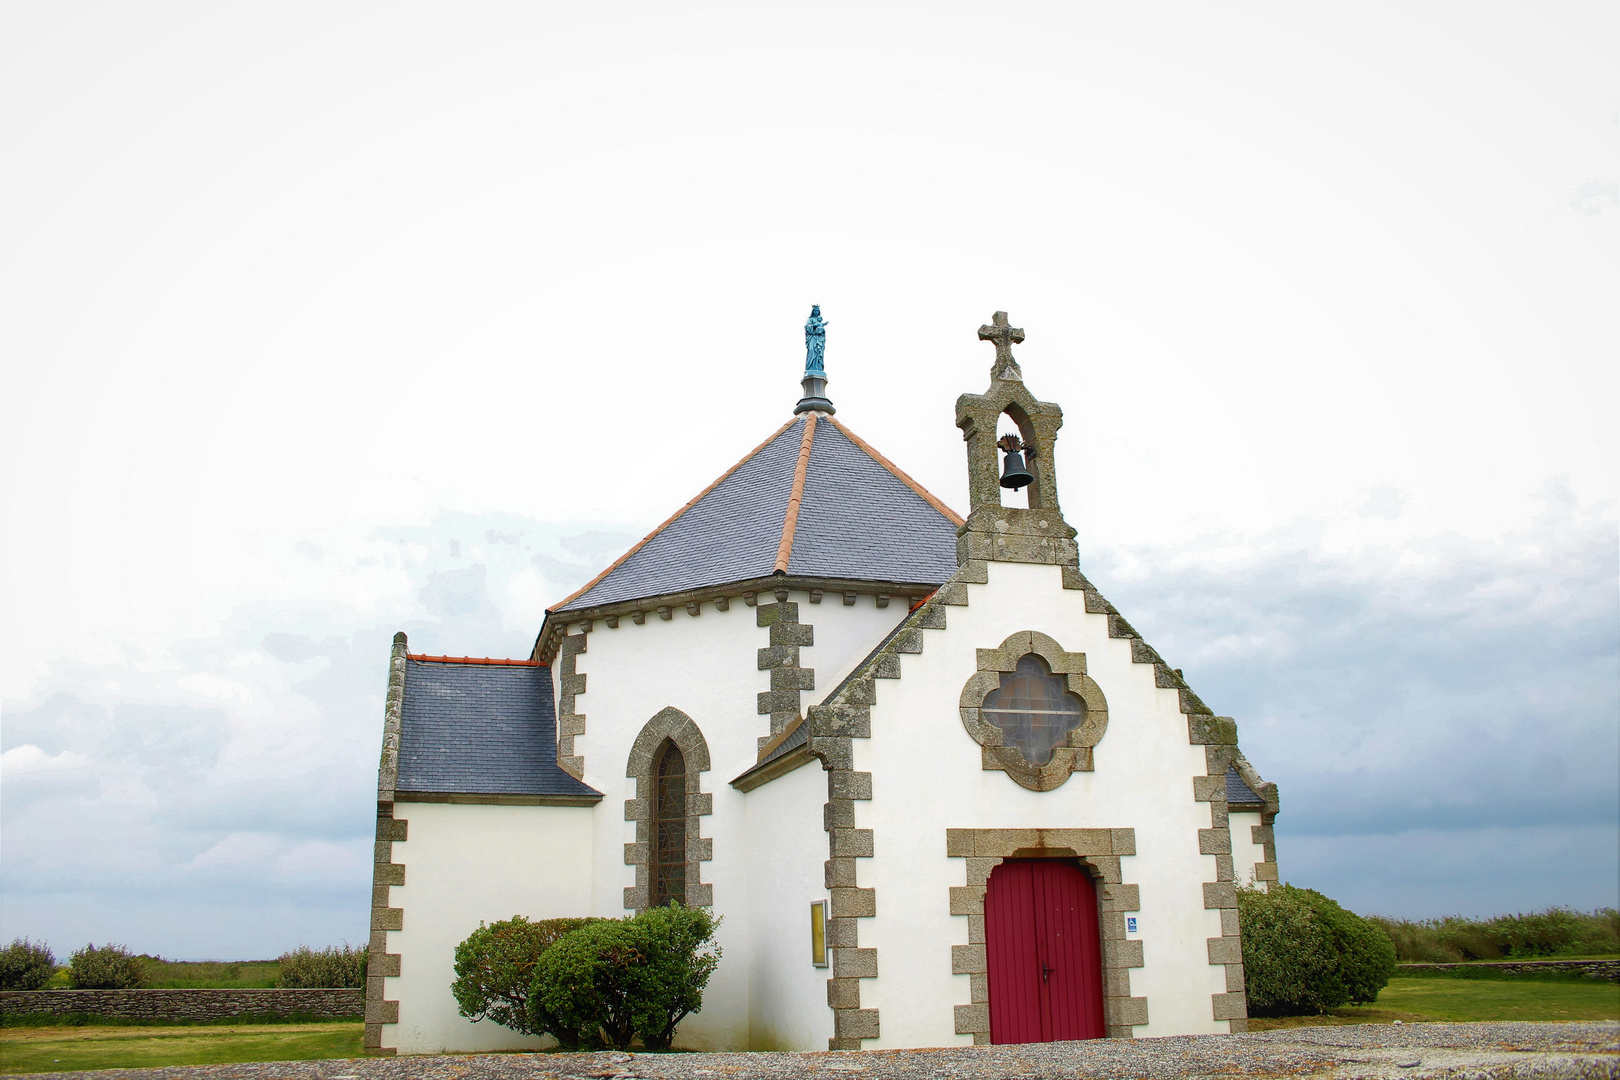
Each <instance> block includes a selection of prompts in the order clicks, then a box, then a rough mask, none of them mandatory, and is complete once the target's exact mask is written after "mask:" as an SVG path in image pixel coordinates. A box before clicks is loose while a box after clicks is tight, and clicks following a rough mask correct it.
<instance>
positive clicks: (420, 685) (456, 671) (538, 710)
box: [396, 656, 601, 799]
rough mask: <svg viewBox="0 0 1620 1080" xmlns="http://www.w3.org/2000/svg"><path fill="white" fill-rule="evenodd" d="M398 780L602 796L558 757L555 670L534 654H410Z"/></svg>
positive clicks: (447, 790)
mask: <svg viewBox="0 0 1620 1080" xmlns="http://www.w3.org/2000/svg"><path fill="white" fill-rule="evenodd" d="M396 787H397V790H398V791H400V792H401V793H406V792H415V793H432V794H441V795H453V794H469V795H470V794H477V795H512V796H577V797H581V798H598V799H599V798H601V793H600V792H598V791H596V790H595V789H594V788H592V787H590V786H589V785H586V784H583V783H581V782H580V781H578V780H576V779H574V778H573V777H572V776H570V775H569V774H568V773H566V772H564V771H563V770H562V768H561V767H560V766H559V765H558V764H557V719H556V709H555V706H554V704H553V701H552V692H551V675H550V672H548V671H547V670H546V669H545V668H544V667H543V666H541V665H539V664H535V663H532V662H528V661H502V662H478V661H451V660H449V659H448V658H432V659H430V658H422V657H414V656H412V657H408V658H407V659H406V670H405V700H404V703H403V707H402V709H401V713H400V739H399V779H398V781H397V782H396Z"/></svg>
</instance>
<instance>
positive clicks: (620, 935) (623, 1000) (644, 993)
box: [529, 905, 720, 1050]
mask: <svg viewBox="0 0 1620 1080" xmlns="http://www.w3.org/2000/svg"><path fill="white" fill-rule="evenodd" d="M719 925H720V921H719V920H718V919H717V918H715V917H714V916H713V915H712V914H710V913H709V912H708V911H707V910H705V909H703V908H688V907H681V906H679V905H671V906H669V907H661V908H652V909H649V910H648V911H645V912H643V913H642V914H640V915H637V916H635V917H634V918H630V919H623V920H616V921H603V922H596V923H592V924H590V925H588V926H584V927H581V928H580V929H578V930H575V931H574V932H572V933H570V934H566V935H564V936H563V937H561V938H559V939H558V940H557V941H556V942H555V943H554V944H553V945H552V946H551V948H549V949H547V950H546V951H545V953H544V954H543V955H542V956H541V957H540V962H539V963H538V964H537V965H536V967H535V977H534V985H533V987H532V989H531V994H530V999H529V1010H530V1015H531V1018H532V1019H531V1023H535V1024H538V1023H540V1022H541V1021H540V1019H539V1018H540V1017H542V1016H544V1017H545V1018H546V1019H545V1021H544V1022H546V1023H549V1024H551V1025H552V1026H551V1027H550V1028H549V1029H548V1030H550V1031H551V1033H552V1034H553V1035H556V1036H557V1038H558V1041H559V1042H562V1043H563V1044H564V1045H565V1046H569V1045H575V1046H578V1045H591V1044H601V1045H605V1046H611V1047H615V1048H617V1049H621V1050H622V1049H626V1048H628V1047H629V1046H630V1043H631V1042H632V1041H633V1040H634V1039H635V1038H637V1037H639V1038H640V1039H641V1041H642V1044H643V1045H644V1046H646V1047H647V1048H648V1049H650V1050H660V1049H667V1048H668V1047H669V1044H670V1042H671V1040H672V1039H673V1038H674V1036H675V1028H676V1025H678V1024H679V1023H680V1022H681V1020H682V1019H684V1018H685V1017H686V1016H687V1015H688V1014H690V1013H694V1012H697V1011H698V1010H699V1009H701V1008H702V1007H703V989H704V987H705V986H706V985H707V984H708V981H709V976H710V975H711V974H713V972H714V969H715V965H717V964H718V963H719V962H720V949H719V947H718V946H717V945H715V944H714V934H715V930H716V929H717V928H718V927H719ZM565 1034H566V1036H567V1037H566V1038H565Z"/></svg>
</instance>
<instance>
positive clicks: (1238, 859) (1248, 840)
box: [1229, 814, 1266, 889]
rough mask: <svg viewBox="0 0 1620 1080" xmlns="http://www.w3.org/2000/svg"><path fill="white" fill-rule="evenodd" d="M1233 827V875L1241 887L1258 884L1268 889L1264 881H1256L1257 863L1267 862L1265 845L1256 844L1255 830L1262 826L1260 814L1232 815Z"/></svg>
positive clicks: (1230, 818) (1230, 821)
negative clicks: (1255, 870) (1255, 868)
mask: <svg viewBox="0 0 1620 1080" xmlns="http://www.w3.org/2000/svg"><path fill="white" fill-rule="evenodd" d="M1229 823H1230V825H1231V827H1232V873H1233V876H1235V877H1236V878H1237V883H1238V884H1239V885H1251V884H1258V885H1259V886H1260V887H1261V888H1262V889H1264V888H1265V887H1266V883H1265V882H1264V881H1261V882H1256V881H1255V880H1254V867H1255V864H1256V863H1263V862H1265V861H1266V849H1265V847H1264V845H1261V844H1257V843H1255V842H1254V829H1256V828H1257V827H1259V825H1260V815H1259V814H1232V815H1230V816H1229Z"/></svg>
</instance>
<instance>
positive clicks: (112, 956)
mask: <svg viewBox="0 0 1620 1080" xmlns="http://www.w3.org/2000/svg"><path fill="white" fill-rule="evenodd" d="M68 981H69V982H70V983H71V984H72V985H73V989H75V990H132V989H134V988H136V987H138V986H144V985H145V984H146V969H145V965H143V964H142V963H141V958H140V957H138V956H135V955H133V954H132V953H131V952H130V951H129V950H128V949H126V948H124V947H123V946H122V945H102V946H99V947H98V946H95V945H86V946H85V947H84V948H82V949H80V950H78V951H77V952H75V953H74V954H73V955H72V956H70V957H68Z"/></svg>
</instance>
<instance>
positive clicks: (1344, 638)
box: [1084, 485, 1620, 914]
mask: <svg viewBox="0 0 1620 1080" xmlns="http://www.w3.org/2000/svg"><path fill="white" fill-rule="evenodd" d="M1542 503H1543V511H1542V513H1540V514H1539V515H1538V516H1536V517H1535V518H1533V519H1531V520H1528V521H1525V522H1524V523H1522V526H1521V527H1520V528H1518V529H1515V530H1513V531H1511V532H1509V533H1507V534H1506V535H1504V536H1501V537H1499V538H1495V539H1491V540H1477V539H1476V540H1470V539H1467V538H1464V537H1460V536H1456V535H1443V536H1437V537H1427V538H1413V539H1408V540H1404V541H1401V542H1400V543H1397V544H1391V545H1384V546H1378V545H1372V546H1366V547H1362V548H1358V549H1355V550H1353V551H1347V552H1342V553H1338V554H1334V553H1330V552H1327V551H1325V550H1324V548H1323V547H1322V546H1321V545H1320V544H1319V543H1317V542H1315V541H1313V540H1312V539H1311V537H1312V536H1313V535H1314V534H1316V533H1317V531H1316V530H1312V529H1293V530H1289V529H1283V530H1278V531H1276V532H1274V533H1271V534H1268V535H1265V536H1261V537H1258V538H1254V539H1252V540H1245V541H1242V542H1233V541H1230V540H1228V541H1223V542H1213V541H1212V542H1208V543H1205V544H1203V545H1200V546H1197V547H1195V548H1191V549H1183V550H1179V551H1159V550H1153V549H1145V548H1144V549H1137V550H1132V551H1127V552H1102V553H1097V554H1096V555H1094V556H1092V557H1091V558H1090V559H1088V560H1085V563H1084V565H1085V569H1086V570H1087V572H1088V574H1089V575H1090V576H1091V577H1092V579H1093V581H1094V582H1095V583H1096V584H1097V585H1098V586H1099V587H1100V588H1102V589H1103V591H1104V593H1105V594H1106V595H1108V597H1109V598H1110V599H1111V600H1112V601H1113V602H1114V603H1115V604H1116V605H1118V606H1119V607H1120V609H1121V611H1122V612H1123V613H1124V614H1125V615H1126V617H1127V618H1128V619H1129V620H1130V621H1131V622H1132V623H1133V624H1134V625H1135V626H1136V627H1137V629H1138V630H1140V631H1141V632H1142V633H1143V634H1144V636H1146V637H1147V638H1148V640H1149V641H1150V642H1152V643H1153V644H1154V645H1155V646H1156V647H1157V648H1158V649H1159V650H1160V652H1161V653H1163V654H1164V655H1165V656H1166V658H1167V659H1168V660H1169V662H1170V663H1172V664H1176V665H1180V666H1182V668H1183V671H1184V672H1185V674H1186V677H1187V679H1188V680H1189V682H1190V683H1191V685H1192V686H1193V687H1194V688H1195V689H1196V690H1197V691H1198V693H1199V695H1200V696H1201V697H1202V698H1203V699H1204V700H1205V702H1206V703H1207V704H1209V706H1210V707H1211V708H1213V709H1214V710H1215V711H1216V712H1217V713H1222V714H1229V715H1232V716H1234V717H1235V718H1236V719H1237V720H1238V724H1239V733H1240V738H1241V739H1242V745H1243V748H1244V752H1245V753H1246V754H1247V755H1248V757H1249V758H1250V759H1251V760H1252V761H1253V762H1254V764H1255V765H1256V766H1257V767H1258V768H1259V770H1260V772H1261V773H1262V775H1264V776H1265V777H1266V778H1267V779H1269V780H1273V781H1275V782H1276V783H1277V784H1278V785H1279V787H1280V789H1281V797H1282V803H1283V812H1282V814H1281V815H1280V816H1279V818H1278V820H1277V829H1278V834H1279V843H1280V845H1281V849H1280V851H1279V858H1280V859H1281V860H1282V862H1283V870H1284V874H1285V875H1288V874H1289V873H1291V872H1293V870H1296V869H1300V868H1302V867H1304V866H1305V865H1310V866H1311V867H1312V870H1311V872H1312V873H1313V874H1316V873H1319V874H1320V875H1321V877H1319V878H1318V879H1317V880H1316V881H1315V882H1306V883H1314V884H1318V885H1319V886H1320V887H1323V888H1324V889H1325V890H1326V891H1328V892H1329V893H1330V894H1332V895H1341V894H1343V895H1351V894H1355V893H1357V892H1359V891H1361V890H1362V889H1363V888H1364V883H1365V880H1366V868H1365V864H1364V863H1362V862H1360V861H1358V860H1357V859H1355V858H1351V857H1349V856H1350V853H1352V852H1357V851H1371V850H1374V849H1376V850H1378V851H1379V855H1378V858H1379V860H1380V865H1381V867H1383V868H1385V869H1390V870H1391V873H1390V874H1389V875H1387V877H1388V880H1389V881H1390V882H1391V885H1390V887H1391V888H1392V889H1396V890H1397V891H1396V894H1394V895H1389V896H1387V897H1384V898H1383V906H1382V907H1379V905H1377V904H1374V905H1373V907H1375V908H1377V909H1379V910H1396V909H1397V908H1401V909H1404V910H1405V911H1407V912H1408V913H1416V914H1422V913H1429V914H1432V913H1435V912H1434V910H1433V909H1431V908H1424V907H1422V905H1421V904H1420V903H1418V901H1417V900H1416V897H1418V896H1420V895H1421V896H1423V897H1426V898H1427V899H1426V900H1424V901H1423V902H1424V903H1428V902H1430V901H1434V900H1435V897H1436V896H1437V895H1438V892H1437V888H1438V887H1436V888H1429V887H1425V888H1424V889H1415V890H1414V891H1413V893H1412V895H1411V897H1405V898H1403V897H1402V896H1400V895H1399V892H1398V889H1399V886H1398V884H1397V883H1398V882H1399V881H1400V880H1401V874H1402V873H1405V874H1409V875H1410V876H1411V879H1412V880H1417V879H1418V878H1421V877H1423V873H1422V870H1423V867H1422V865H1421V864H1422V863H1423V860H1425V859H1427V858H1428V857H1429V855H1428V852H1429V850H1430V849H1431V848H1432V847H1433V845H1432V844H1430V843H1416V842H1414V841H1413V840H1412V839H1411V838H1412V837H1414V836H1419V835H1422V836H1430V837H1433V836H1451V837H1453V838H1455V842H1456V843H1457V844H1458V845H1460V849H1462V850H1470V851H1474V852H1475V853H1476V854H1478V855H1479V856H1480V857H1481V858H1482V859H1485V860H1486V861H1488V862H1493V863H1494V861H1495V860H1496V859H1499V858H1500V855H1496V856H1492V855H1490V854H1489V853H1490V852H1493V851H1494V852H1498V853H1500V852H1505V851H1513V852H1514V864H1515V867H1516V868H1517V872H1518V873H1520V874H1530V875H1531V876H1535V875H1537V874H1540V875H1544V876H1543V885H1542V886H1541V887H1540V889H1539V892H1538V890H1536V889H1531V890H1530V892H1531V893H1536V894H1537V895H1538V896H1539V897H1540V899H1539V900H1536V901H1528V902H1530V903H1532V904H1534V903H1541V904H1551V903H1559V902H1562V903H1574V904H1586V905H1591V904H1598V903H1602V904H1614V903H1615V902H1616V900H1617V897H1616V894H1615V885H1616V867H1615V860H1614V858H1613V855H1614V852H1615V850H1616V849H1617V848H1620V827H1617V818H1620V814H1617V810H1620V766H1617V762H1620V730H1617V726H1616V724H1615V722H1614V718H1615V716H1616V715H1617V714H1620V599H1617V596H1616V590H1615V582H1616V580H1617V579H1620V549H1617V543H1616V536H1615V526H1614V520H1613V516H1612V510H1611V509H1610V508H1601V509H1600V510H1597V511H1594V510H1583V509H1581V508H1580V507H1578V506H1576V505H1575V504H1574V502H1573V500H1572V499H1571V498H1570V497H1569V495H1568V492H1567V490H1566V489H1564V488H1563V487H1561V486H1559V485H1553V486H1550V487H1549V488H1548V489H1546V490H1545V491H1544V492H1543V498H1542ZM1526 830H1532V831H1533V830H1542V831H1543V832H1551V833H1558V832H1560V831H1564V832H1567V833H1568V835H1571V836H1576V835H1580V836H1596V837H1598V838H1599V843H1598V846H1597V847H1595V848H1593V849H1592V850H1590V851H1589V852H1587V856H1586V857H1585V858H1583V859H1581V860H1579V861H1578V862H1577V863H1575V864H1573V868H1572V867H1571V866H1557V867H1555V866H1553V865H1552V863H1553V862H1554V856H1553V854H1552V852H1553V848H1551V847H1548V846H1546V845H1542V846H1540V847H1536V848H1531V849H1528V850H1526V849H1525V848H1523V847H1516V846H1513V841H1512V837H1514V836H1518V835H1522V834H1524V833H1525V832H1526ZM1307 838H1308V839H1309V842H1308V843H1306V841H1307ZM1295 843H1298V844H1300V848H1299V850H1301V851H1302V852H1303V851H1312V852H1318V853H1321V852H1327V851H1332V850H1340V851H1342V852H1344V853H1345V855H1346V857H1345V858H1344V860H1343V861H1342V862H1339V863H1334V862H1333V861H1332V860H1331V859H1328V858H1326V857H1322V858H1318V859H1317V860H1316V861H1315V862H1309V861H1302V862H1301V863H1293V864H1291V863H1290V851H1291V850H1294V848H1293V845H1294V844H1295ZM1335 845H1339V846H1338V847H1337V848H1335ZM1543 864H1546V865H1543ZM1396 869H1398V870H1399V871H1400V872H1399V873H1396V872H1394V871H1395V870H1396ZM1296 880H1298V879H1297V878H1296ZM1555 882H1558V883H1561V884H1560V885H1559V886H1558V887H1557V888H1555V887H1554V883H1555ZM1559 889H1562V890H1563V891H1559ZM1524 892H1525V890H1524V888H1523V887H1522V886H1521V885H1513V886H1512V887H1510V886H1509V885H1508V884H1507V883H1506V882H1505V881H1503V882H1501V883H1499V884H1498V885H1496V886H1491V885H1489V884H1488V883H1481V884H1479V885H1478V886H1477V887H1475V886H1472V885H1470V886H1468V887H1467V888H1464V887H1463V884H1462V879H1458V882H1457V888H1456V896H1455V897H1454V898H1453V899H1452V900H1450V901H1449V904H1450V905H1452V906H1461V905H1462V904H1463V903H1464V901H1465V898H1466V902H1467V903H1469V904H1471V905H1474V906H1476V907H1477V908H1478V909H1479V910H1481V911H1486V910H1491V909H1494V907H1502V906H1507V905H1509V904H1510V903H1521V902H1526V901H1521V900H1512V901H1510V900H1509V899H1508V898H1509V897H1510V896H1518V895H1521V894H1524ZM1446 909H1447V910H1449V909H1450V908H1449V907H1448V908H1446Z"/></svg>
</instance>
